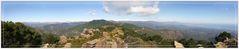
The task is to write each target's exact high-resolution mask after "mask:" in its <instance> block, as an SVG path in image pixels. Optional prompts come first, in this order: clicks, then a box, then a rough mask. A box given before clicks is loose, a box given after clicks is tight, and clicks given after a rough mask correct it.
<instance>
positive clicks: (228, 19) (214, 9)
mask: <svg viewBox="0 0 239 49" xmlns="http://www.w3.org/2000/svg"><path fill="white" fill-rule="evenodd" d="M103 7H104V5H103V3H102V2H101V1H94V2H93V1H91V2H86V1H69V2H57V1H52V2H40V1H38V2H30V1H21V2H16V1H3V2H2V20H4V21H15V22H69V21H70V22H72V21H90V20H94V19H106V20H116V21H159V22H172V21H173V22H184V23H212V24H236V22H237V15H238V14H237V10H238V9H237V2H236V1H230V2H226V1H219V2H217V1H200V2H196V1H162V2H159V4H158V8H159V9H160V11H159V12H158V13H156V14H154V15H149V16H139V15H114V14H109V13H106V12H105V11H104V8H103ZM92 13H93V14H92Z"/></svg>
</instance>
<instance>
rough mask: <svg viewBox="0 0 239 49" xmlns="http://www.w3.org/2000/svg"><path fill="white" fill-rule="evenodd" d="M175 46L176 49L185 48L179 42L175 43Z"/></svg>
mask: <svg viewBox="0 0 239 49" xmlns="http://www.w3.org/2000/svg"><path fill="white" fill-rule="evenodd" d="M174 46H175V48H184V47H183V44H181V43H179V42H177V41H174Z"/></svg>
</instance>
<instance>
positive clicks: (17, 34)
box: [1, 21, 42, 48]
mask: <svg viewBox="0 0 239 49" xmlns="http://www.w3.org/2000/svg"><path fill="white" fill-rule="evenodd" d="M1 22H2V30H1V31H2V34H1V35H2V37H1V38H2V41H1V42H2V47H3V48H7V47H40V46H41V44H42V43H41V42H42V38H41V34H39V33H38V32H36V31H35V29H33V28H30V27H28V26H25V25H24V24H22V23H20V22H16V23H14V22H11V21H7V22H3V21H1Z"/></svg>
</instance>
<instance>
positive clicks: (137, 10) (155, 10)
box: [130, 6, 159, 15]
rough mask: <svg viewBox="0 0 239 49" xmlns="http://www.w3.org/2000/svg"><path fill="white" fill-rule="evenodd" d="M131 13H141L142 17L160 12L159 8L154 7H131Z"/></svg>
mask: <svg viewBox="0 0 239 49" xmlns="http://www.w3.org/2000/svg"><path fill="white" fill-rule="evenodd" d="M130 12H132V13H140V14H142V15H152V14H156V13H158V12H159V8H154V7H142V6H138V7H130Z"/></svg>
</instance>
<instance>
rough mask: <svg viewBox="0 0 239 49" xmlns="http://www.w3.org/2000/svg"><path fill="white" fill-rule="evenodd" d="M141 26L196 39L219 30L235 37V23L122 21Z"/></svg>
mask: <svg viewBox="0 0 239 49" xmlns="http://www.w3.org/2000/svg"><path fill="white" fill-rule="evenodd" d="M123 22H125V23H129V24H134V25H137V26H141V27H148V28H152V29H154V30H157V31H159V32H160V31H164V30H167V32H174V33H176V32H178V33H176V34H181V35H182V36H184V37H183V38H194V39H198V40H210V39H213V38H214V37H215V36H217V35H218V34H219V33H220V32H223V31H227V32H230V33H231V34H232V35H233V36H235V37H237V25H217V24H187V23H178V22H155V21H123Z"/></svg>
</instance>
